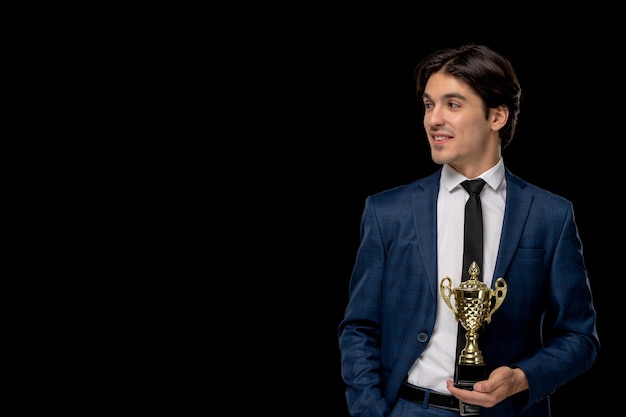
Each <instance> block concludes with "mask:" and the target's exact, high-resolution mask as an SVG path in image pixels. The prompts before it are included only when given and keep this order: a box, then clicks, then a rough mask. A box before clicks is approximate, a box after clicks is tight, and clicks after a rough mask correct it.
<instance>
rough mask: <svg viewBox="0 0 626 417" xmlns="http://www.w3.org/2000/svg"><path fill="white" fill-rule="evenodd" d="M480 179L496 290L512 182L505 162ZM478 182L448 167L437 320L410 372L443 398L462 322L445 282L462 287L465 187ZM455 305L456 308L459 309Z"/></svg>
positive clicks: (442, 192)
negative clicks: (447, 300)
mask: <svg viewBox="0 0 626 417" xmlns="http://www.w3.org/2000/svg"><path fill="white" fill-rule="evenodd" d="M477 178H482V179H483V180H485V182H486V183H487V184H486V185H485V187H484V188H483V190H482V192H481V194H480V201H481V205H482V211H483V239H484V241H483V244H484V250H483V252H484V253H483V264H482V265H479V268H480V274H479V276H478V279H481V280H482V281H483V282H484V283H485V285H487V286H488V287H490V286H491V281H492V279H493V273H494V268H495V264H496V256H497V254H498V246H499V242H500V234H501V232H502V220H503V218H504V205H505V201H506V179H505V176H504V162H503V160H502V158H500V161H498V163H497V164H496V165H495V166H494V167H493V168H491V169H489V170H488V171H485V172H483V173H482V174H480V175H479V176H478V177H477ZM468 179H475V178H466V177H465V176H463V175H462V174H460V173H459V172H457V171H455V170H454V168H452V167H450V166H449V165H447V164H445V165H443V170H442V173H441V181H440V185H439V198H438V200H437V270H438V275H437V276H438V282H437V291H438V297H437V318H436V321H435V328H434V330H433V334H432V335H431V339H430V342H429V343H428V346H427V347H426V349H425V350H424V352H423V353H422V355H421V356H420V357H419V358H418V359H417V360H416V361H415V363H414V364H413V366H412V367H411V369H410V370H409V375H408V382H409V383H411V384H413V385H417V386H419V387H423V388H430V389H432V390H433V391H436V392H440V393H443V394H449V393H450V392H449V391H448V389H447V388H446V380H447V379H454V367H455V364H456V361H457V354H456V338H457V331H458V322H457V321H456V318H455V316H454V313H453V312H452V310H450V308H449V307H448V306H447V305H446V304H445V302H444V301H443V298H442V297H441V289H440V285H439V284H440V283H441V280H442V279H443V278H445V277H449V278H450V279H451V280H452V287H453V288H457V287H458V286H459V284H460V283H461V272H462V268H463V267H465V268H468V267H469V265H467V266H463V265H462V263H463V230H464V218H465V202H466V201H467V199H468V198H469V194H468V193H467V192H466V191H465V189H464V188H463V187H462V186H461V182H463V181H465V180H468ZM453 305H454V304H453Z"/></svg>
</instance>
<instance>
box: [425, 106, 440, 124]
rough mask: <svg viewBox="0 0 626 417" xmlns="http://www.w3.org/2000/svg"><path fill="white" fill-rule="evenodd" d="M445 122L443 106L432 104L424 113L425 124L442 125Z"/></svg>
mask: <svg viewBox="0 0 626 417" xmlns="http://www.w3.org/2000/svg"><path fill="white" fill-rule="evenodd" d="M443 124H444V120H443V108H442V107H441V106H432V107H431V108H430V109H428V110H427V111H426V112H425V113H424V125H425V126H440V125H443Z"/></svg>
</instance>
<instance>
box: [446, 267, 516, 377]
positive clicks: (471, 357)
mask: <svg viewBox="0 0 626 417" xmlns="http://www.w3.org/2000/svg"><path fill="white" fill-rule="evenodd" d="M468 271H469V275H470V278H469V279H468V280H466V281H463V282H461V284H460V285H459V286H458V287H457V288H452V280H451V279H450V278H448V277H445V278H443V279H442V280H441V284H440V288H441V296H442V297H443V301H445V302H446V305H447V306H448V308H450V310H452V312H453V313H454V315H455V317H456V319H457V321H458V322H460V323H461V325H462V326H463V328H464V329H465V330H466V333H465V347H464V348H463V350H462V351H461V354H460V355H459V359H458V362H457V364H456V369H455V384H454V385H455V386H457V387H460V388H465V389H472V386H473V385H474V383H475V382H477V381H481V380H483V379H486V378H487V372H486V368H485V360H484V358H483V354H482V352H481V351H480V349H479V348H478V343H477V340H478V330H479V329H480V328H481V327H482V325H483V324H484V323H489V322H491V316H492V315H493V313H494V312H495V311H496V310H497V309H498V308H500V306H501V305H502V302H503V301H504V297H506V291H507V286H506V281H504V279H503V278H498V279H497V280H496V282H495V290H492V289H491V288H488V287H487V285H485V284H484V283H483V282H482V281H479V280H478V279H477V278H476V277H477V276H478V274H479V273H480V269H479V268H478V264H477V263H476V262H472V264H471V265H470V267H469V270H468ZM451 295H454V304H455V307H453V306H452V304H451V302H450V296H451Z"/></svg>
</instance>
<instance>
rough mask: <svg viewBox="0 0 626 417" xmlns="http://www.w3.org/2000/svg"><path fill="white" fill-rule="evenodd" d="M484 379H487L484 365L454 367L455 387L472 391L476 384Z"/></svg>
mask: <svg viewBox="0 0 626 417" xmlns="http://www.w3.org/2000/svg"><path fill="white" fill-rule="evenodd" d="M485 379H487V368H486V367H485V365H459V364H457V365H456V368H455V371H454V386H455V387H458V388H463V389H468V390H472V389H473V388H472V387H473V386H474V384H475V383H476V382H478V381H483V380H485Z"/></svg>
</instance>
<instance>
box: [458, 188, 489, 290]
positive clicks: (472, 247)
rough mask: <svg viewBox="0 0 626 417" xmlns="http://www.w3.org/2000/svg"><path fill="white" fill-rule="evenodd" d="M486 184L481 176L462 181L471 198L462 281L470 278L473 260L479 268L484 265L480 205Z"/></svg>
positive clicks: (468, 204) (466, 215)
mask: <svg viewBox="0 0 626 417" xmlns="http://www.w3.org/2000/svg"><path fill="white" fill-rule="evenodd" d="M484 185H485V181H484V180H483V179H481V178H478V179H475V180H467V181H463V182H462V183H461V186H463V188H465V190H466V191H467V192H468V193H469V199H468V200H467V203H465V232H464V235H463V236H464V237H463V240H464V242H465V243H464V246H463V266H462V268H463V271H462V275H461V277H462V278H461V280H462V281H465V280H467V279H469V272H468V270H469V267H470V265H471V264H472V262H474V261H476V263H477V264H478V268H479V269H482V267H483V210H482V207H481V205H480V192H481V191H482V189H483V186H484ZM480 277H482V275H479V279H481V278H480Z"/></svg>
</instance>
